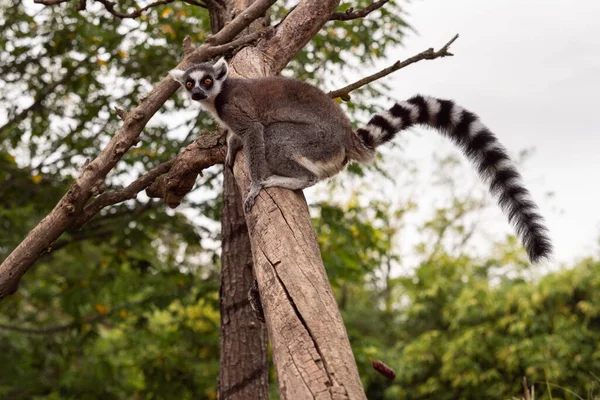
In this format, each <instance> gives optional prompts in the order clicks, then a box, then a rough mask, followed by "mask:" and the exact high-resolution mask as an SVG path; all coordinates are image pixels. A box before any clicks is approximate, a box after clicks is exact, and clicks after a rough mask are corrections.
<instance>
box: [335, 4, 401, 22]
mask: <svg viewBox="0 0 600 400" xmlns="http://www.w3.org/2000/svg"><path fill="white" fill-rule="evenodd" d="M388 1H390V0H379V1H376V2H375V3H373V4H371V5H370V6H368V7H365V8H363V9H361V10H356V11H355V10H354V8H352V7H351V8H349V9H347V10H346V11H345V12H337V13H333V14H331V17H329V20H330V21H349V20H352V19H358V18H364V17H366V16H367V15H369V14H371V13H372V12H373V11H375V10H378V9H380V8H381V7H383V6H384V5H385V3H387V2H388Z"/></svg>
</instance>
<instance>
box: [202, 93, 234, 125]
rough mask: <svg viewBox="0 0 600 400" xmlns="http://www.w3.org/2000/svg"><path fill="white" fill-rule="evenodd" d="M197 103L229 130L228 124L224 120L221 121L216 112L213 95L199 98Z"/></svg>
mask: <svg viewBox="0 0 600 400" xmlns="http://www.w3.org/2000/svg"><path fill="white" fill-rule="evenodd" d="M199 103H200V105H201V106H202V108H203V109H204V111H206V112H208V113H209V114H210V115H211V116H212V117H213V119H214V120H215V121H217V123H218V124H219V125H221V126H223V127H224V128H227V129H229V130H231V128H229V126H228V125H227V124H226V123H225V122H223V120H222V119H221V118H219V114H218V113H217V109H216V108H215V98H214V97H213V98H210V99H206V100H200V101H199Z"/></svg>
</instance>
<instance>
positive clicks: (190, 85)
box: [185, 81, 194, 89]
mask: <svg viewBox="0 0 600 400" xmlns="http://www.w3.org/2000/svg"><path fill="white" fill-rule="evenodd" d="M192 86H194V84H193V83H192V81H188V82H187V83H186V84H185V87H186V88H188V89H191V88H192Z"/></svg>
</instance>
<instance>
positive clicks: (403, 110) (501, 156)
mask: <svg viewBox="0 0 600 400" xmlns="http://www.w3.org/2000/svg"><path fill="white" fill-rule="evenodd" d="M416 124H421V125H426V126H430V127H433V128H436V129H438V130H439V131H440V132H441V133H442V134H443V135H444V136H447V137H449V138H450V139H452V140H453V141H454V143H456V144H457V145H458V146H459V147H460V148H461V149H462V150H463V152H464V153H465V154H466V156H467V157H468V158H469V159H470V160H471V161H472V162H473V163H474V164H475V165H476V166H477V169H478V170H479V175H480V176H481V178H482V179H483V180H484V181H485V182H487V183H488V184H489V186H490V191H491V192H492V194H494V195H495V196H496V197H497V198H498V203H499V204H500V207H501V208H502V210H504V212H505V213H506V214H508V220H509V221H510V222H512V223H513V224H514V226H515V228H516V231H517V234H518V235H519V237H520V238H521V241H522V242H523V245H524V246H525V249H526V250H527V253H528V255H529V259H530V260H531V261H532V262H537V261H539V260H540V259H543V258H548V257H549V256H550V253H551V252H552V244H551V243H550V238H549V237H548V230H547V228H546V227H545V226H544V221H543V218H542V216H541V215H540V214H538V212H537V206H536V204H535V203H534V202H533V201H532V200H531V197H530V194H529V191H528V190H527V189H526V188H525V187H524V186H523V183H522V180H521V174H519V172H518V171H517V169H516V167H515V165H514V163H513V162H512V161H511V160H510V158H509V157H508V155H507V152H506V149H505V147H504V146H503V145H502V144H501V143H500V142H499V141H498V139H497V138H496V137H495V136H494V135H493V134H492V132H490V130H489V129H488V128H487V127H486V126H485V125H483V124H482V123H481V122H480V120H479V118H478V117H477V116H476V115H475V114H473V113H472V112H470V111H467V110H465V109H464V108H462V107H460V106H458V105H456V104H454V103H453V102H452V101H450V100H440V99H435V98H432V97H427V96H420V95H417V96H414V97H413V98H411V99H409V100H408V101H403V102H400V103H396V104H394V106H393V107H392V108H390V109H389V110H387V111H384V112H382V113H379V114H376V115H375V116H373V118H371V120H370V121H369V122H368V123H367V125H366V126H365V127H363V128H360V129H358V130H357V131H356V135H357V136H358V138H359V139H360V140H361V142H362V144H363V145H364V146H366V147H367V148H369V149H375V148H376V147H377V146H380V145H382V144H384V143H386V142H388V141H390V140H391V139H393V138H394V136H395V135H396V134H397V133H398V132H400V131H402V130H404V129H407V128H410V127H411V126H413V125H416Z"/></svg>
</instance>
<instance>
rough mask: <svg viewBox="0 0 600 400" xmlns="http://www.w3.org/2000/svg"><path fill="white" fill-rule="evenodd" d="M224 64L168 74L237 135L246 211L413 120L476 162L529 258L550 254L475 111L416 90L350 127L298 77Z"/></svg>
mask: <svg viewBox="0 0 600 400" xmlns="http://www.w3.org/2000/svg"><path fill="white" fill-rule="evenodd" d="M227 74H228V68H227V63H226V62H225V60H224V59H220V60H219V61H217V62H216V63H215V64H214V65H211V64H208V63H204V64H199V65H195V66H193V67H191V68H189V69H188V70H187V71H183V70H172V71H170V75H171V77H172V78H173V79H175V80H176V81H178V82H179V83H180V84H181V85H182V86H183V87H185V88H186V89H187V91H188V93H189V94H190V95H191V97H192V99H193V100H196V101H199V102H200V104H201V105H202V106H203V107H204V108H205V109H206V110H207V111H209V112H210V113H211V114H212V115H213V117H214V118H215V119H216V120H217V121H219V122H221V123H222V124H223V125H225V127H227V128H228V129H229V130H230V131H231V132H232V133H233V135H231V137H230V139H229V146H228V150H227V157H226V160H225V161H226V164H227V165H229V166H232V165H233V162H234V159H235V155H236V153H237V151H238V150H239V149H241V148H243V149H244V152H245V154H246V157H247V159H248V163H249V167H250V175H251V179H252V183H251V185H250V190H249V193H248V195H247V197H246V199H245V201H244V209H245V211H246V212H249V211H250V210H251V208H252V206H253V205H254V201H255V198H256V196H257V195H258V193H259V192H260V190H261V189H262V188H268V187H273V186H277V187H282V188H287V189H291V190H296V189H304V188H307V187H309V186H312V185H314V184H315V183H317V182H318V181H320V180H322V179H326V178H329V177H331V176H333V175H335V174H337V173H338V172H340V171H341V170H342V169H344V168H345V166H346V164H348V163H349V162H352V161H358V162H369V161H371V160H373V158H374V157H375V149H376V148H377V147H378V146H380V145H382V144H384V143H386V142H388V141H390V140H392V139H393V138H394V136H395V135H396V134H397V133H398V132H400V131H403V130H405V129H407V128H409V127H411V126H413V125H416V124H421V125H427V126H430V127H433V128H436V129H437V130H439V131H440V132H441V133H442V134H443V135H444V136H447V137H449V138H450V139H452V141H454V143H456V144H457V145H458V146H459V147H460V148H461V149H462V150H463V152H464V153H465V154H466V156H467V157H468V158H469V159H470V160H471V161H472V162H473V163H474V164H475V165H476V166H477V169H478V170H479V174H480V176H481V177H482V178H483V179H484V180H485V181H487V182H488V183H489V186H490V190H491V192H492V193H493V194H495V195H496V196H497V197H498V202H499V204H500V206H501V208H502V209H503V210H504V211H505V212H506V213H507V214H508V219H509V221H511V222H512V223H513V224H514V225H515V228H516V231H517V233H518V235H519V236H520V237H521V240H522V242H523V245H524V247H525V249H526V250H527V253H528V254H529V258H530V259H531V261H533V262H536V261H538V260H540V259H541V258H545V257H548V256H549V255H550V253H551V251H552V245H551V243H550V239H549V237H548V235H547V229H546V227H545V226H544V222H543V219H542V217H541V216H540V214H538V212H537V207H536V205H535V203H534V202H533V201H532V200H531V198H530V195H529V192H528V190H527V189H526V188H525V187H524V186H523V183H522V182H521V175H520V174H519V172H518V171H517V169H516V168H515V165H514V164H513V163H512V162H511V160H510V159H509V157H508V155H507V152H506V149H505V148H504V146H502V144H500V142H499V141H498V140H497V139H496V137H495V136H494V135H493V134H492V133H491V132H490V130H489V129H488V128H487V127H486V126H485V125H483V124H482V123H481V122H480V121H479V119H478V118H477V116H476V115H475V114H473V113H472V112H470V111H467V110H465V109H463V108H462V107H460V106H458V105H456V104H455V103H453V102H452V101H450V100H440V99H436V98H433V97H427V96H420V95H418V96H414V97H412V98H411V99H409V100H407V101H402V102H399V103H396V104H394V106H393V107H392V108H390V109H389V110H387V111H384V112H382V113H379V114H376V115H375V116H373V117H372V118H371V120H370V121H369V122H368V123H367V125H366V126H364V127H362V128H360V129H358V130H356V131H353V130H352V128H351V126H350V121H349V119H348V117H346V115H345V114H344V112H343V111H342V109H341V107H340V106H339V105H338V104H337V103H336V102H335V101H333V100H332V99H330V98H329V97H328V96H327V95H326V94H325V93H324V92H322V91H321V90H320V89H318V88H316V87H314V86H312V85H309V84H307V83H303V82H300V81H298V80H294V79H287V78H282V77H268V78H257V79H233V78H228V77H227Z"/></svg>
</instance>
